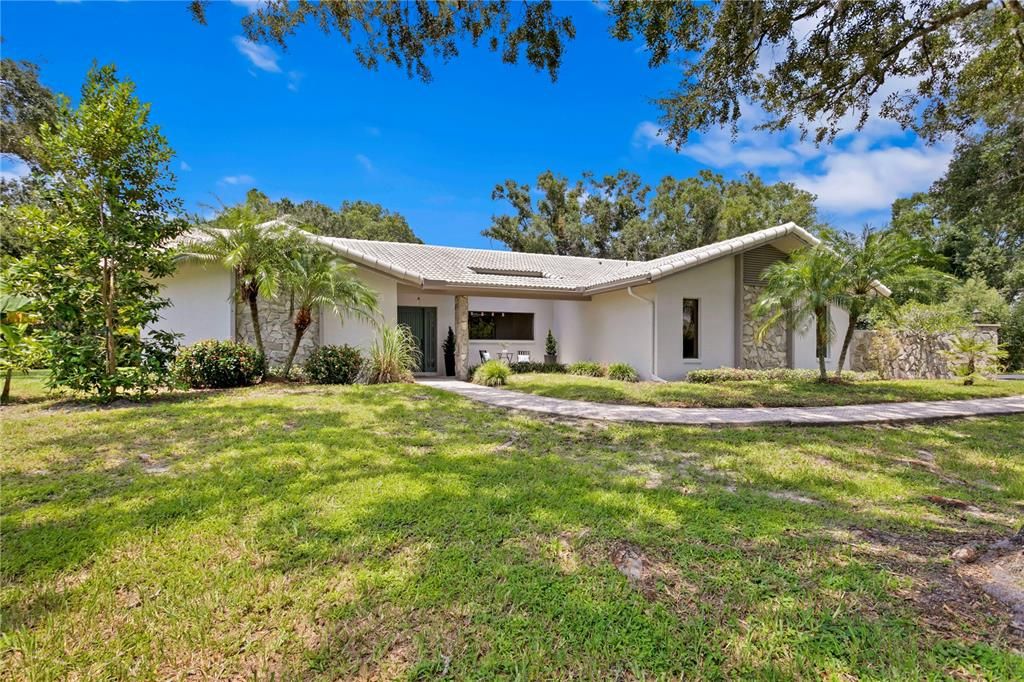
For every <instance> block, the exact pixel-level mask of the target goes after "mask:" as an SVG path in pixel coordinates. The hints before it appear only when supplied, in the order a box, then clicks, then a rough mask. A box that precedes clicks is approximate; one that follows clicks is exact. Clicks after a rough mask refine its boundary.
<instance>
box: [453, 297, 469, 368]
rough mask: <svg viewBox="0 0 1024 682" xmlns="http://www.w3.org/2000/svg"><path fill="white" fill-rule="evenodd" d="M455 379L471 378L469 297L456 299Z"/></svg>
mask: <svg viewBox="0 0 1024 682" xmlns="http://www.w3.org/2000/svg"><path fill="white" fill-rule="evenodd" d="M455 378H456V379H458V380H459V381H465V380H466V379H468V378H469V296H456V297H455Z"/></svg>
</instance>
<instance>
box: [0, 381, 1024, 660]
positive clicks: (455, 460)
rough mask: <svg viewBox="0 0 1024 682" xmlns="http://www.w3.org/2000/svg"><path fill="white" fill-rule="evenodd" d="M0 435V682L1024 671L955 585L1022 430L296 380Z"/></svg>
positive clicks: (1003, 621)
mask: <svg viewBox="0 0 1024 682" xmlns="http://www.w3.org/2000/svg"><path fill="white" fill-rule="evenodd" d="M19 388H20V386H19ZM0 418H2V420H3V439H2V446H0V447H2V451H3V452H2V454H3V459H2V468H0V476H2V480H3V486H2V488H0V503H2V512H3V517H2V533H3V552H2V554H0V575H2V587H0V609H2V613H0V628H2V630H0V678H6V679H33V680H47V679H128V678H130V679H166V678H171V677H173V678H192V677H201V678H228V677H230V678H250V677H254V678H261V679H265V678H269V677H271V676H273V677H275V679H285V680H287V679H296V678H321V677H322V678H335V679H337V678H341V679H352V678H359V679H393V678H399V679H438V678H448V679H494V678H507V679H521V678H541V679H552V678H561V679H564V678H583V679H614V678H625V679H639V678H678V677H681V676H685V677H686V678H688V679H694V678H703V679H736V678H762V679H763V678H774V679H792V678H804V679H836V680H839V679H853V678H875V679H883V678H884V679H920V678H945V677H951V678H958V679H963V678H989V679H1021V678H1022V677H1024V658H1022V657H1021V655H1020V653H1019V652H1020V650H1021V647H1022V645H1024V642H1022V640H1021V638H1020V637H1019V636H1017V635H1014V634H1012V633H1011V632H1010V630H1009V629H1008V622H1009V617H1008V614H1007V612H1006V611H1005V610H1004V609H1003V608H1001V607H999V606H997V605H996V604H995V603H994V602H992V601H991V600H988V599H987V598H986V597H984V596H983V595H981V594H980V592H978V591H977V590H976V589H974V588H971V587H970V586H968V584H967V583H966V582H964V581H963V580H961V579H960V578H958V577H957V575H956V573H955V570H956V569H955V567H954V566H953V565H952V564H951V562H950V561H949V554H950V552H951V551H952V549H953V548H955V547H957V546H959V545H961V544H962V543H965V542H969V541H976V540H982V539H986V540H992V539H996V538H1000V537H1005V536H1007V535H1009V534H1011V533H1012V532H1014V531H1016V530H1017V528H1016V526H1017V525H1019V523H1020V506H1019V505H1020V504H1021V500H1022V499H1024V456H1022V452H1021V444H1022V443H1024V418H1020V417H1004V418H992V419H977V420H964V421H954V422H948V423H941V424H931V425H915V426H907V427H903V428H869V427H851V428H827V429H789V428H781V427H778V428H758V429H742V430H709V429H702V428H679V427H658V426H635V425H608V424H592V423H586V422H579V423H577V422H560V421H549V420H542V419H537V418H534V417H527V416H523V415H515V414H510V413H507V412H502V411H497V410H492V409H488V408H485V407H481V406H480V405H477V404H472V403H469V402H467V401H465V400H464V399H462V398H459V397H457V396H454V395H450V394H444V393H440V392H434V391H431V390H430V389H427V388H424V387H420V386H412V385H408V386H406V385H402V386H381V387H315V386H288V385H281V384H276V385H269V386H261V387H255V388H252V389H245V390H238V391H224V392H205V393H199V394H191V395H184V396H167V397H164V398H162V399H160V400H157V401H154V402H151V403H148V404H142V405H135V404H115V405H114V406H110V407H105V408H102V407H96V406H93V405H81V404H73V403H53V402H49V401H42V402H33V403H27V404H20V405H16V406H13V407H9V408H4V410H3V411H2V412H0ZM928 495H941V496H945V497H955V498H959V499H961V500H965V501H967V502H969V503H971V504H973V505H976V507H977V509H976V510H968V511H965V510H955V509H954V510H949V509H947V508H944V507H942V506H937V505H936V504H934V503H932V502H930V501H928V500H927V499H926V496H928ZM617 567H621V568H623V569H629V570H630V571H632V572H633V574H634V579H632V580H630V579H628V578H627V577H626V576H625V575H624V574H623V572H621V571H620V570H619V568H617ZM630 567H631V568H630Z"/></svg>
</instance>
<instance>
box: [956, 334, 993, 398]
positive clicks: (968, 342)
mask: <svg viewBox="0 0 1024 682" xmlns="http://www.w3.org/2000/svg"><path fill="white" fill-rule="evenodd" d="M943 354H944V355H945V356H946V358H947V359H948V361H949V364H950V366H951V367H952V369H953V373H954V374H955V375H957V376H958V377H961V378H962V379H963V381H964V386H971V385H973V384H974V381H975V380H976V379H977V378H979V377H985V376H989V375H991V374H995V373H996V372H998V371H999V369H1000V367H1001V364H1000V362H1001V361H1002V360H1003V359H1004V358H1006V352H1005V351H1003V350H1002V349H1001V348H999V346H998V345H996V344H995V343H993V342H992V341H990V340H988V339H982V338H978V337H976V336H968V335H963V334H961V335H958V336H955V337H953V340H952V341H951V342H950V348H949V350H947V351H945V352H944V353H943Z"/></svg>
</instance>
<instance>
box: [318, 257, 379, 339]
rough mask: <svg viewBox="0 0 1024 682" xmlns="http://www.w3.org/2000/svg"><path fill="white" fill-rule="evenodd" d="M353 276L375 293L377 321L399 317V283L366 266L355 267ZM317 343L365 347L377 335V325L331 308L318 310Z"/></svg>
mask: <svg viewBox="0 0 1024 682" xmlns="http://www.w3.org/2000/svg"><path fill="white" fill-rule="evenodd" d="M356 276H357V277H358V278H359V279H361V280H362V281H363V282H364V283H365V284H366V285H367V286H369V287H370V288H372V289H374V290H375V291H376V292H377V307H378V308H379V309H380V312H379V314H378V318H377V322H378V324H384V325H393V324H395V322H396V321H397V320H398V282H397V281H396V280H394V279H392V278H391V277H387V276H385V275H381V274H378V273H376V272H373V271H371V270H367V269H366V268H361V267H360V268H357V270H356ZM321 314H322V316H323V317H322V318H321V324H320V343H321V344H324V345H327V344H331V345H339V344H348V345H350V346H355V347H356V348H361V349H363V350H368V349H369V348H370V346H371V345H372V344H373V340H374V339H375V338H376V337H377V327H376V326H375V325H373V324H372V323H370V322H368V321H364V320H361V319H359V318H356V317H353V316H351V315H346V316H345V317H344V319H342V318H341V317H339V316H338V314H337V313H335V312H334V310H332V309H331V308H329V307H328V308H325V309H324V310H322V311H321Z"/></svg>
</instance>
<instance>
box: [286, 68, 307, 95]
mask: <svg viewBox="0 0 1024 682" xmlns="http://www.w3.org/2000/svg"><path fill="white" fill-rule="evenodd" d="M304 77H305V74H303V73H302V72H301V71H289V72H288V89H289V90H291V91H292V92H298V91H299V83H301V82H302V79H303V78H304Z"/></svg>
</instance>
